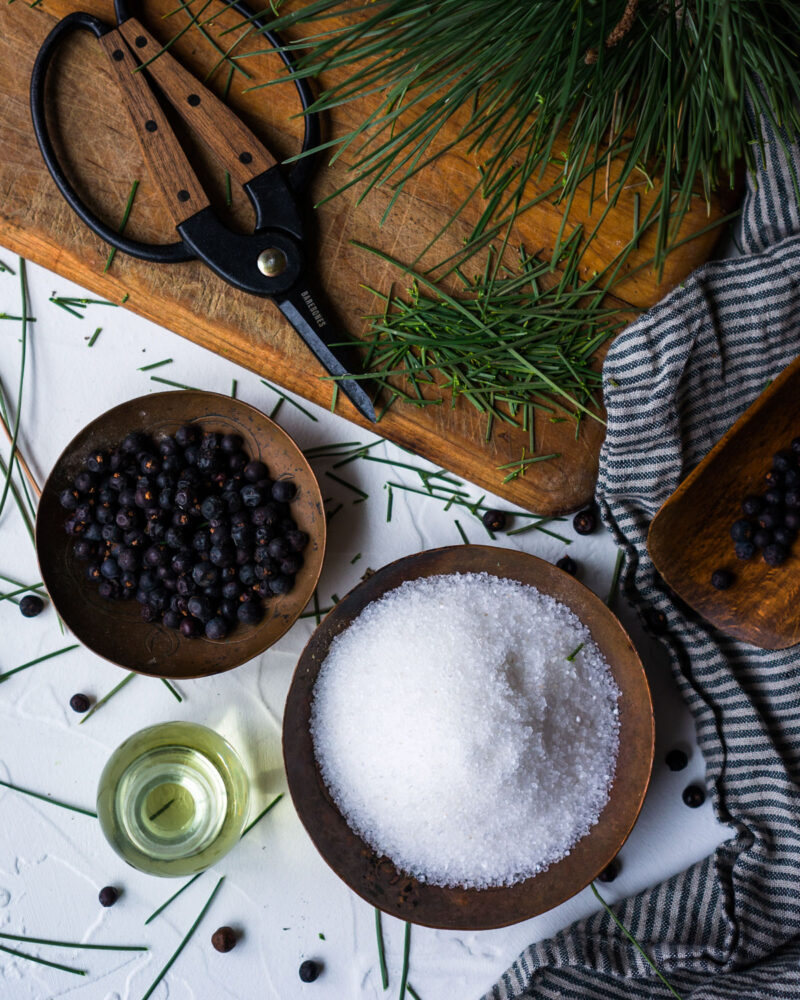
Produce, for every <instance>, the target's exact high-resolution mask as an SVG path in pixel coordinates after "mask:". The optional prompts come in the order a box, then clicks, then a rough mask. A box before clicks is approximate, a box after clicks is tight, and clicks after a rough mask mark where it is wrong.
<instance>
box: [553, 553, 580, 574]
mask: <svg viewBox="0 0 800 1000" xmlns="http://www.w3.org/2000/svg"><path fill="white" fill-rule="evenodd" d="M556 566H558V568H559V569H563V570H564V572H565V573H569V575H570V576H575V575H576V574H577V572H578V564H577V563H576V562H575V560H574V559H573V558H572V557H571V556H562V557H561V558H560V559H559V560H558V562H556Z"/></svg>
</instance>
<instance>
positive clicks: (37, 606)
mask: <svg viewBox="0 0 800 1000" xmlns="http://www.w3.org/2000/svg"><path fill="white" fill-rule="evenodd" d="M43 609H44V601H43V600H42V599H41V597H39V596H38V595H37V594H26V595H25V596H24V597H23V598H22V600H21V601H20V602H19V610H20V614H21V615H22V616H23V617H24V618H35V617H36V616H37V615H38V614H41V612H42V610H43Z"/></svg>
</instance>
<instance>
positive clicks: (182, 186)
mask: <svg viewBox="0 0 800 1000" xmlns="http://www.w3.org/2000/svg"><path fill="white" fill-rule="evenodd" d="M100 44H101V45H102V46H103V49H104V50H105V52H106V54H107V56H108V58H109V64H110V66H111V68H112V71H113V72H114V75H115V76H116V78H117V80H118V82H119V84H120V87H121V88H122V92H123V94H124V95H125V105H126V107H127V109H128V113H129V114H130V117H131V121H132V122H133V127H134V129H135V131H136V136H137V138H138V140H139V145H140V146H141V149H142V154H143V155H144V158H145V160H146V162H147V164H148V167H149V168H150V171H151V173H152V175H153V179H154V180H155V181H156V184H157V185H158V187H159V189H160V191H161V193H162V196H163V198H164V201H165V203H166V205H167V208H168V210H169V212H170V214H171V216H172V218H173V220H174V222H175V225H176V226H179V225H180V224H181V223H183V222H185V221H186V220H187V219H188V218H190V217H191V216H192V215H194V214H196V213H197V212H199V211H200V210H201V209H203V208H207V207H208V205H209V201H208V196H207V195H206V193H205V191H204V190H203V188H202V186H201V185H200V182H199V180H198V179H197V176H196V174H195V172H194V170H192V167H191V165H190V163H189V161H188V159H187V157H186V154H185V153H184V151H183V149H182V147H181V145H180V143H179V141H178V139H177V137H176V135H175V133H174V132H173V131H172V128H171V127H170V125H169V123H168V121H167V119H166V117H165V115H164V113H163V111H162V110H161V107H160V106H159V103H158V99H157V97H156V95H155V94H154V93H153V91H152V90H151V88H150V85H149V83H148V81H147V77H146V75H145V73H147V74H149V76H150V77H152V79H153V80H154V81H155V82H156V83H157V84H158V87H159V89H160V90H161V91H162V93H163V94H164V96H165V97H166V98H167V100H168V101H169V102H170V104H172V106H173V107H174V108H175V110H176V111H177V112H178V114H180V116H181V117H182V118H183V119H184V120H185V121H186V122H187V123H188V124H189V125H190V126H191V128H192V129H193V130H194V131H195V132H196V133H197V135H198V136H199V137H200V138H201V139H202V141H203V142H204V143H205V144H206V145H207V146H208V148H209V149H210V150H211V151H212V152H213V153H214V155H215V156H216V158H217V159H218V161H219V162H220V164H221V165H222V166H224V167H225V168H226V169H227V170H228V172H229V173H230V174H231V176H232V177H233V178H234V179H235V180H236V181H238V182H239V183H240V184H242V185H244V184H246V183H248V182H249V181H251V180H252V179H253V178H254V177H257V176H258V175H259V174H262V173H264V171H266V170H269V169H270V167H274V166H275V165H276V161H275V158H274V157H273V156H272V154H271V153H270V152H269V150H267V149H266V148H265V147H264V146H263V145H262V144H261V142H259V140H258V139H257V138H256V137H255V135H254V134H253V133H252V132H251V131H250V129H249V128H248V127H247V126H246V125H245V124H244V122H242V121H241V119H240V118H239V117H238V116H237V115H235V114H234V113H233V112H232V111H231V109H230V108H228V107H227V106H226V105H225V104H223V102H222V101H221V100H219V98H218V97H216V96H215V95H214V94H212V93H211V91H210V90H209V89H208V88H207V87H205V86H203V84H201V83H200V81H199V80H197V79H196V78H195V77H194V76H193V75H192V74H191V73H190V72H189V71H188V70H187V69H185V68H184V67H183V66H181V64H180V63H179V62H178V61H177V60H176V59H174V58H173V56H172V55H171V54H170V53H169V52H166V51H163V48H162V46H161V45H160V44H159V43H158V41H156V39H155V38H153V36H152V35H151V34H150V33H149V32H148V31H147V29H146V28H145V27H144V26H143V25H142V24H141V23H140V22H139V21H138V20H137V19H136V18H128V19H127V20H126V21H123V22H122V24H120V25H119V27H118V28H117V29H115V30H113V31H109V32H108V33H107V34H106V35H103V37H102V38H101V39H100ZM134 52H135V53H136V55H135V56H134ZM156 53H159V55H157V56H156V58H155V59H153V61H152V62H150V63H148V65H147V68H146V70H142V69H141V68H140V64H139V62H138V61H137V56H138V57H139V58H140V59H141V61H142V62H147V60H148V59H150V58H152V57H153V56H155V55H156Z"/></svg>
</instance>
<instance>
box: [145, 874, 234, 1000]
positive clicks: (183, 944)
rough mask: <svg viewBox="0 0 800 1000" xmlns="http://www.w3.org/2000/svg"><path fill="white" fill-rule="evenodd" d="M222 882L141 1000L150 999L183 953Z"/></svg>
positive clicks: (223, 877)
mask: <svg viewBox="0 0 800 1000" xmlns="http://www.w3.org/2000/svg"><path fill="white" fill-rule="evenodd" d="M224 881H225V876H224V875H223V876H221V877H220V880H219V881H218V882H217V884H216V885H215V886H214V888H213V889H212V891H211V895H210V896H209V897H208V899H207V901H206V904H205V906H204V907H203V909H202V910H201V911H200V913H199V914H198V915H197V919H196V920H195V922H194V923H193V924H192V926H191V927H190V928H189V930H188V931H187V932H186V934H185V936H184V938H183V940H182V941H181V943H180V944H179V945H178V947H177V948H176V949H175V951H174V952H173V954H172V957H171V958H170V960H169V961H168V962H167V964H166V965H165V966H164V968H163V969H162V970H161V971H160V972H159V974H158V975H157V976H156V978H155V979H154V980H153V982H152V984H151V985H150V988H149V989H148V991H147V992H146V993H145V994H144V996H143V997H142V1000H147V998H148V997H150V996H152V995H153V991H154V990H155V988H156V987H157V986H158V984H159V983H160V982H161V980H162V979H163V978H164V976H166V974H167V973H168V972H169V970H170V969H171V968H172V966H173V965H174V963H175V961H176V959H177V958H178V956H179V955H180V953H181V952H182V951H183V949H184V948H185V947H186V945H187V943H188V942H189V938H191V936H192V935H193V934H194V932H195V931H196V930H197V927H198V925H199V923H200V921H201V920H202V919H203V917H204V916H205V915H206V911H207V910H208V908H209V906H211V903H212V902H213V900H214V896H216V894H217V891H218V890H219V887H220V886H221V885H222V883H223V882H224Z"/></svg>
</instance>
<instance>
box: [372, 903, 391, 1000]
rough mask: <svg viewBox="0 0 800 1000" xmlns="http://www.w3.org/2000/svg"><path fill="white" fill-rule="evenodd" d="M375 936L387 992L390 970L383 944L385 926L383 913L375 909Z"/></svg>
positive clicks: (383, 981)
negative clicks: (387, 966)
mask: <svg viewBox="0 0 800 1000" xmlns="http://www.w3.org/2000/svg"><path fill="white" fill-rule="evenodd" d="M375 936H376V938H377V940H378V963H379V964H380V969H381V983H382V984H383V988H384V989H385V990H388V989H389V970H388V969H387V968H386V949H385V948H384V944H383V924H382V916H381V911H380V910H379V909H378V907H377V906H376V907H375Z"/></svg>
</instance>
